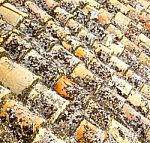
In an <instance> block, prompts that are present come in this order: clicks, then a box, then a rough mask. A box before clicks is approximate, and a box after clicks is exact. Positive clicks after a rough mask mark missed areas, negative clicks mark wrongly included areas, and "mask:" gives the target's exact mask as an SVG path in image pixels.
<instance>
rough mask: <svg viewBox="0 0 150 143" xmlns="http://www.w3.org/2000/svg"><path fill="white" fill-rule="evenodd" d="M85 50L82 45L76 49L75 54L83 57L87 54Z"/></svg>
mask: <svg viewBox="0 0 150 143" xmlns="http://www.w3.org/2000/svg"><path fill="white" fill-rule="evenodd" d="M85 54H86V53H85V50H84V48H82V47H79V48H78V49H77V50H76V51H75V55H76V56H77V57H79V58H83V57H84V56H85Z"/></svg>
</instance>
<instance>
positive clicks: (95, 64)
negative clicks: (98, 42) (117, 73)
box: [88, 58, 114, 82]
mask: <svg viewBox="0 0 150 143" xmlns="http://www.w3.org/2000/svg"><path fill="white" fill-rule="evenodd" d="M88 69H90V70H91V71H92V72H93V73H94V74H95V75H97V76H99V77H100V78H102V79H103V80H104V82H107V81H109V80H110V79H111V76H112V75H113V73H114V70H112V69H110V68H109V67H108V66H107V65H105V64H104V63H102V62H101V61H100V60H99V59H96V58H94V59H93V60H92V61H91V62H90V64H89V65H88Z"/></svg>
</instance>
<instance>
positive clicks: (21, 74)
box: [0, 57, 38, 94]
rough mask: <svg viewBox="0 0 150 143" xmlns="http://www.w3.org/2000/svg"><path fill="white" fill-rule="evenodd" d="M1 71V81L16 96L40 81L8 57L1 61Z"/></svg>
mask: <svg viewBox="0 0 150 143" xmlns="http://www.w3.org/2000/svg"><path fill="white" fill-rule="evenodd" d="M0 69H1V71H0V81H1V82H2V83H3V84H4V86H6V87H9V88H10V89H11V91H12V92H14V93H16V94H21V93H22V92H23V91H24V90H26V89H27V88H28V87H30V86H31V85H32V84H33V82H35V81H36V80H37V79H38V77H37V76H35V75H34V74H33V73H31V72H30V71H28V70H27V69H25V68H23V67H21V66H20V65H18V64H16V63H14V62H13V61H11V60H9V59H8V58H6V57H3V58H1V59H0ZM15 75H17V76H15Z"/></svg>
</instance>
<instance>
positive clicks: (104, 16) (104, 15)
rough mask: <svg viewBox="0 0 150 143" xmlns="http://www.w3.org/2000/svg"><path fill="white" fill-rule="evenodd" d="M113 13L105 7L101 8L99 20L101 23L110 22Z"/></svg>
mask: <svg viewBox="0 0 150 143" xmlns="http://www.w3.org/2000/svg"><path fill="white" fill-rule="evenodd" d="M112 17H113V15H112V14H111V13H109V12H107V11H106V10H104V9H100V10H99V15H98V21H99V22H100V23H101V24H109V23H110V21H111V19H112Z"/></svg>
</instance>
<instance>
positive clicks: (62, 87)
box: [54, 76, 73, 97]
mask: <svg viewBox="0 0 150 143" xmlns="http://www.w3.org/2000/svg"><path fill="white" fill-rule="evenodd" d="M72 84H73V82H72V81H71V80H70V79H68V78H67V77H66V76H62V77H61V78H60V79H59V80H58V81H57V82H56V85H55V87H54V89H55V90H56V91H57V92H58V93H59V94H60V95H62V96H64V97H66V96H67V89H66V86H67V85H69V86H72Z"/></svg>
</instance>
